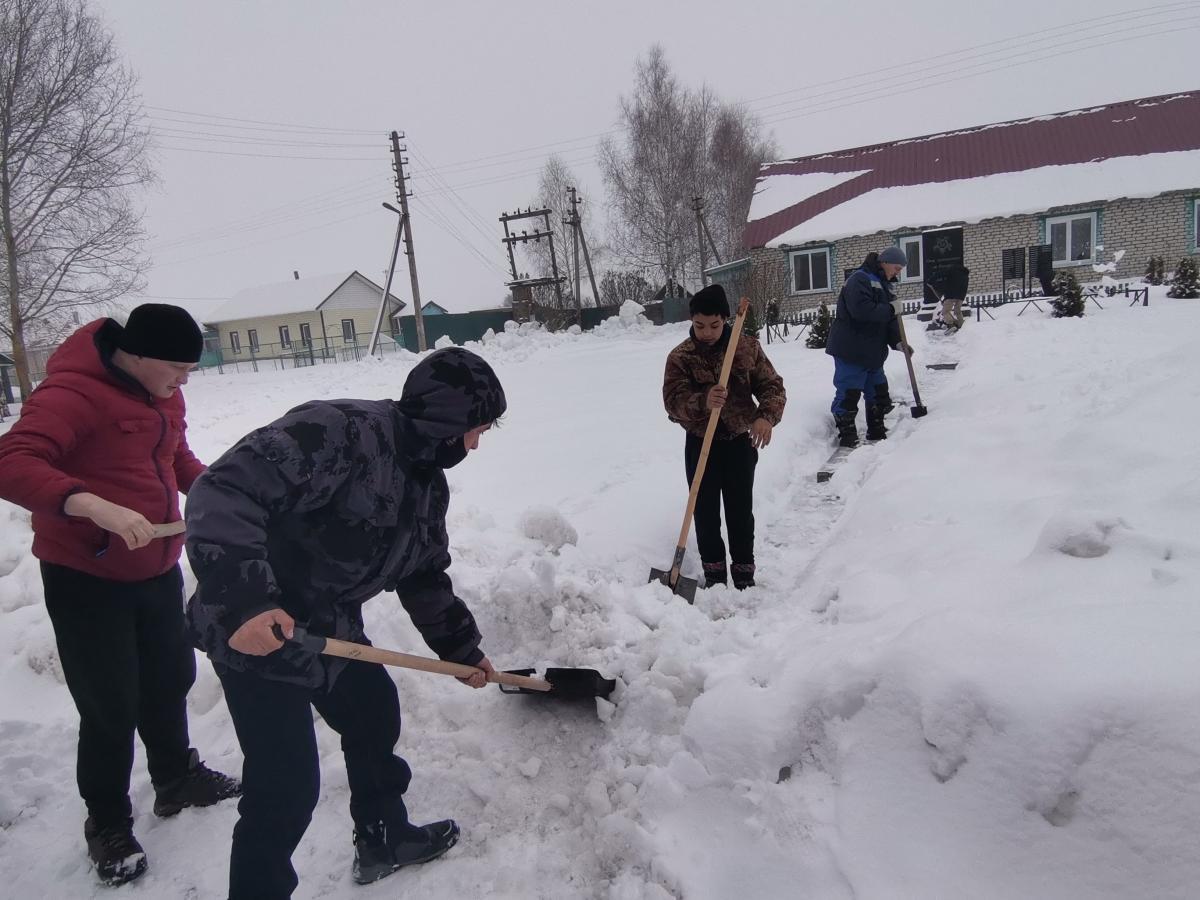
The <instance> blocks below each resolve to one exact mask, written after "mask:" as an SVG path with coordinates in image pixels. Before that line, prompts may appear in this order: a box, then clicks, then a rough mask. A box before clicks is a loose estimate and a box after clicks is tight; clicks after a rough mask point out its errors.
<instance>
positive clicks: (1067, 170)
mask: <svg viewBox="0 0 1200 900" xmlns="http://www.w3.org/2000/svg"><path fill="white" fill-rule="evenodd" d="M1197 172H1200V150H1180V151H1177V152H1173V153H1155V154H1149V155H1146V156H1121V157H1114V158H1111V159H1100V160H1093V161H1091V162H1086V163H1077V164H1074V165H1066V166H1042V167H1041V168H1037V169H1028V170H1025V171H1022V172H1004V173H1000V174H996V175H986V176H983V177H980V178H964V179H960V180H958V181H948V182H934V183H930V184H917V185H907V186H903V187H890V188H878V189H876V190H872V191H867V192H866V193H863V194H860V195H859V196H857V197H853V198H852V199H850V200H847V201H846V202H844V203H841V204H838V205H837V206H835V207H833V208H832V209H828V210H826V211H825V212H822V213H818V214H817V215H815V216H813V217H812V218H811V219H808V220H806V221H804V222H801V223H800V224H799V225H796V226H795V227H794V228H791V229H789V230H788V231H786V232H784V233H782V234H780V235H779V236H778V237H775V238H772V239H771V241H770V242H769V243H768V246H769V247H780V246H783V245H785V244H788V245H797V244H804V243H807V242H810V241H836V240H839V239H841V238H845V237H853V236H855V235H865V234H875V233H877V232H881V231H894V230H896V229H901V228H918V227H932V226H936V225H943V224H946V223H949V222H965V223H968V224H970V223H976V222H981V221H983V220H984V219H990V218H995V217H999V216H1014V215H1020V214H1024V213H1036V212H1043V211H1045V210H1048V209H1050V208H1052V207H1055V206H1070V205H1073V204H1078V203H1092V202H1097V201H1100V200H1114V199H1117V198H1122V197H1128V198H1133V197H1155V196H1157V195H1159V194H1161V193H1163V192H1165V191H1173V190H1182V189H1188V188H1194V187H1196V178H1197V175H1196V173H1197ZM798 177H803V176H795V175H775V176H772V179H771V180H774V179H783V178H798ZM754 216H755V213H754V212H753V211H752V213H751V221H753V218H754Z"/></svg>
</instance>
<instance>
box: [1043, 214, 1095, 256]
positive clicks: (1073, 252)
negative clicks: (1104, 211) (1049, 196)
mask: <svg viewBox="0 0 1200 900" xmlns="http://www.w3.org/2000/svg"><path fill="white" fill-rule="evenodd" d="M1046 243H1048V244H1049V245H1050V247H1051V248H1052V249H1053V251H1054V265H1055V267H1056V268H1058V267H1062V266H1082V265H1087V264H1090V263H1093V262H1095V260H1096V214H1095V213H1094V212H1088V213H1073V214H1071V215H1069V216H1054V217H1053V218H1048V219H1046Z"/></svg>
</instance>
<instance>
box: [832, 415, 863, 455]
mask: <svg viewBox="0 0 1200 900" xmlns="http://www.w3.org/2000/svg"><path fill="white" fill-rule="evenodd" d="M854 417H855V413H842V414H841V415H840V416H834V417H833V423H834V424H835V425H836V426H837V431H838V446H839V447H857V446H858V426H856V425H855V424H854Z"/></svg>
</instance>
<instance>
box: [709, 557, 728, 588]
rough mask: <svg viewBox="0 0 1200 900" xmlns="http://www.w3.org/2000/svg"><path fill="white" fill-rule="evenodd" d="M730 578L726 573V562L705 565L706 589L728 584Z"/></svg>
mask: <svg viewBox="0 0 1200 900" xmlns="http://www.w3.org/2000/svg"><path fill="white" fill-rule="evenodd" d="M728 583H729V582H728V576H727V574H726V572H725V562H724V561H723V560H722V561H721V562H713V563H705V564H704V586H705V587H706V588H710V587H716V586H717V585H718V584H728Z"/></svg>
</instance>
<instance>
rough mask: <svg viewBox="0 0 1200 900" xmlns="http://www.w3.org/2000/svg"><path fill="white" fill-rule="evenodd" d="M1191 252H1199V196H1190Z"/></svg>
mask: <svg viewBox="0 0 1200 900" xmlns="http://www.w3.org/2000/svg"><path fill="white" fill-rule="evenodd" d="M1192 252H1193V253H1200V197H1193V198H1192Z"/></svg>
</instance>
